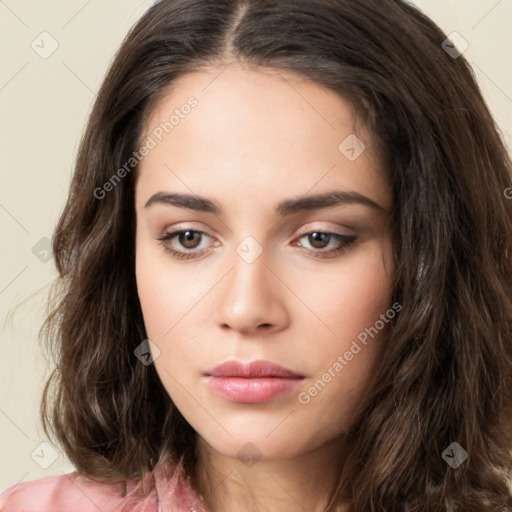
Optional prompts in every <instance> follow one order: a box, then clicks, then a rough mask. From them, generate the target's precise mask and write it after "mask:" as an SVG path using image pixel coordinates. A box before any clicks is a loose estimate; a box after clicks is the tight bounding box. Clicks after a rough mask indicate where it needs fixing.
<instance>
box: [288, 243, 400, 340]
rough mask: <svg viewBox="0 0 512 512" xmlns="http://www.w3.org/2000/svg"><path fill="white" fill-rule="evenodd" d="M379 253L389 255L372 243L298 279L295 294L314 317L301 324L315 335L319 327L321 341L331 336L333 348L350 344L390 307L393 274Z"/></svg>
mask: <svg viewBox="0 0 512 512" xmlns="http://www.w3.org/2000/svg"><path fill="white" fill-rule="evenodd" d="M383 256H387V257H388V258H389V255H388V254H386V253H384V252H383V247H382V245H381V244H377V243H375V244H373V246H370V247H368V248H367V250H365V251H361V252H359V253H358V254H356V255H354V257H353V258H351V259H347V261H346V262H344V263H343V265H340V266H339V267H338V268H336V269H335V270H333V269H332V268H331V269H327V270H325V271H323V272H317V273H315V274H314V275H313V274H312V275H311V276H310V277H308V278H307V279H303V280H302V281H301V283H302V285H301V286H300V287H298V289H297V295H298V296H299V297H301V298H303V300H304V302H305V303H306V304H307V305H308V306H309V309H310V311H311V312H312V313H313V314H314V316H316V317H317V318H316V319H314V320H315V321H314V322H311V321H306V322H305V325H306V326H307V328H308V329H310V330H311V329H314V330H315V331H316V332H317V333H318V334H319V333H320V331H319V329H321V332H323V333H324V334H323V335H322V337H323V338H324V339H325V340H331V339H332V346H333V347H332V348H333V349H342V348H343V345H344V344H345V343H348V344H350V341H351V340H352V338H353V337H356V336H357V335H358V334H359V333H360V332H362V331H364V329H365V328H369V327H370V326H373V325H374V323H375V322H376V321H377V320H378V319H379V317H380V315H381V314H384V313H385V312H386V310H387V309H388V308H389V307H390V302H391V298H392V284H393V283H392V279H393V275H392V273H391V272H390V266H389V262H386V263H384V257H383ZM310 319H311V318H310ZM319 320H320V321H319ZM322 324H323V325H322Z"/></svg>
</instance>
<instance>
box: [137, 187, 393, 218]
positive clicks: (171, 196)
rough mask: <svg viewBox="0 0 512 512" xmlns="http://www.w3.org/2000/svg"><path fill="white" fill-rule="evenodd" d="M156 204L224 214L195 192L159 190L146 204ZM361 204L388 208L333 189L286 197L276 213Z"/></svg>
mask: <svg viewBox="0 0 512 512" xmlns="http://www.w3.org/2000/svg"><path fill="white" fill-rule="evenodd" d="M154 204H166V205H171V206H178V207H180V208H188V209H190V210H195V211H199V212H206V213H214V214H216V215H222V213H223V211H222V208H221V207H220V205H219V204H218V203H216V202H215V201H214V200H212V199H208V198H206V197H202V196H198V195H193V194H176V193H169V192H157V193H156V194H154V195H153V196H151V197H150V198H149V200H148V201H147V203H146V204H145V206H144V207H145V208H148V207H150V206H152V205H154ZM348 204H361V205H363V206H367V207H369V208H372V209H374V210H378V211H381V212H386V211H387V210H386V209H385V208H384V207H382V206H381V205H380V204H378V203H376V202H375V201H373V200H372V199H370V198H369V197H366V196H364V195H362V194H360V193H359V192H356V191H355V190H332V191H330V192H326V193H323V194H315V195H310V196H303V197H299V198H298V199H286V200H285V201H281V202H280V203H279V204H278V205H277V206H276V209H275V210H276V213H278V214H279V215H281V216H282V217H284V216H285V215H290V214H293V213H297V212H301V211H306V210H317V209H321V208H329V207H331V206H339V205H348Z"/></svg>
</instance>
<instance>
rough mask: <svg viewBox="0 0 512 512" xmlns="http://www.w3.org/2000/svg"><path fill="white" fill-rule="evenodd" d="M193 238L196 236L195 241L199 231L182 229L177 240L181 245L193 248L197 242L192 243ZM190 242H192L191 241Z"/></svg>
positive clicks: (198, 237)
mask: <svg viewBox="0 0 512 512" xmlns="http://www.w3.org/2000/svg"><path fill="white" fill-rule="evenodd" d="M194 238H196V239H197V240H196V242H197V241H198V240H199V239H200V238H201V236H200V233H199V232H197V231H190V230H189V231H183V232H182V233H180V234H179V242H180V244H182V245H183V247H185V248H187V249H195V247H196V246H197V244H194ZM191 242H192V243H191Z"/></svg>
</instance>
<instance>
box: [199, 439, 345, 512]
mask: <svg viewBox="0 0 512 512" xmlns="http://www.w3.org/2000/svg"><path fill="white" fill-rule="evenodd" d="M341 444H342V443H341V440H340V439H334V440H333V441H330V442H329V443H327V444H325V445H323V446H321V447H319V448H317V449H315V450H313V451H311V452H308V453H303V454H300V455H297V456H295V457H293V458H288V459H277V460H275V459H274V460H268V459H265V458H262V459H259V460H253V461H252V462H248V461H243V460H239V459H237V458H232V457H226V456H224V455H222V454H221V453H219V452H218V451H216V450H214V449H213V448H212V447H211V446H210V445H209V444H208V443H207V442H206V441H205V440H204V439H203V438H201V437H200V436H198V438H197V453H198V463H197V467H196V481H197V485H198V487H199V492H200V493H201V495H202V496H203V499H204V501H205V503H206V505H207V506H208V510H209V512H235V511H236V512H239V511H240V510H250V511H252V512H274V511H276V512H277V511H282V510H286V511H287V512H304V511H305V510H307V511H311V512H324V511H325V508H326V506H327V503H328V499H329V496H330V492H331V491H332V490H333V488H334V487H335V486H336V484H337V482H338V475H339V471H340V469H341V461H342V453H341ZM344 510H346V508H344V507H341V506H339V507H338V508H336V511H337V512H343V511H344Z"/></svg>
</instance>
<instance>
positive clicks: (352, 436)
mask: <svg viewBox="0 0 512 512" xmlns="http://www.w3.org/2000/svg"><path fill="white" fill-rule="evenodd" d="M444 41H446V35H445V34H443V33H442V31H441V30H440V29H439V28H438V27H436V26H435V25H434V24H433V23H432V21H430V20H429V19H427V18H426V17H425V16H424V15H422V14H421V13H420V12H419V11H417V10H416V9H415V8H413V7H412V6H410V5H409V4H406V3H404V2H402V1H397V0H385V1H383V0H367V1H364V2H362V1H354V0H336V1H329V0H300V1H297V0H294V1H288V0H284V1H279V2H277V1H260V2H256V1H250V0H246V1H242V0H240V1H236V0H231V1H230V0H225V1H218V2H207V1H205V0H162V1H161V2H159V3H157V4H156V5H155V6H153V7H152V8H151V9H149V11H148V12H147V13H146V14H145V15H144V16H143V18H142V19H141V20H140V21H139V22H138V23H137V25H136V26H135V27H134V28H133V30H132V31H131V32H130V34H129V35H128V36H127V38H126V40H125V41H124V42H123V45H122V47H121V49H120V50H119V52H118V54H117V56H116V58H115V60H114V62H113V64H112V66H111V69H110V70H109V72H108V74H107V77H106V79H105V81H104V83H103V85H102V87H101V90H100V92H99V94H98V97H97V100H96V103H95V105H94V108H93V111H92V114H91V117H90V119H89V122H88V125H87V129H86V132H85V136H84V138H83V140H82V143H81V147H80V151H79V156H78V160H77V165H76V169H75V173H74V177H73V182H72V186H71V190H70V194H69V198H68V202H67V204H66V208H65V210H64V212H63V214H62V216H61V219H60V221H59V224H58V226H57V229H56V232H55V235H54V239H53V249H54V254H55V257H56V262H57V267H58V270H59V272H60V277H61V278H60V281H59V288H58V289H57V290H56V292H57V293H58V294H59V295H58V296H57V297H56V299H57V300H56V304H55V309H54V310H53V312H52V313H51V315H50V316H49V317H48V319H47V322H46V323H45V329H44V330H43V332H42V334H43V339H44V340H45V341H46V342H47V343H48V346H50V347H52V348H53V349H54V350H55V354H56V364H57V367H56V370H55V372H54V374H53V375H52V378H51V379H50V380H49V382H48V383H47V385H46V387H45V391H44V394H43V401H42V404H41V405H42V407H41V413H42V418H43V422H44V425H45V429H47V433H48V434H49V435H50V432H52V433H53V434H54V438H55V439H56V440H57V442H59V443H60V444H61V446H62V447H63V449H64V450H65V452H66V454H67V455H68V457H69V459H70V460H71V461H72V463H73V464H74V465H75V467H76V469H77V471H76V472H74V473H71V474H68V475H61V476H57V477H48V478H45V479H40V480H36V481H33V482H24V483H22V484H19V485H17V486H13V487H12V488H11V489H9V490H8V491H7V492H6V493H5V495H4V497H3V501H2V504H1V507H0V509H1V510H5V511H15V510H21V509H23V510H38V511H41V510H47V511H50V510H51V511H56V510H65V509H66V510H69V509H73V510H84V511H85V510H87V511H88V510H98V509H100V510H102V511H107V510H126V511H128V510H140V511H142V510H144V511H158V510H160V511H189V512H190V511H193V510H196V511H209V512H220V511H222V512H230V511H235V510H255V511H260V510H271V511H277V510H279V511H280V510H286V511H299V510H308V511H315V512H316V511H324V510H325V511H329V512H333V511H365V512H366V511H387V512H390V511H394V510H396V511H398V510H404V511H405V510H407V511H420V510H447V511H448V510H450V511H451V510H453V511H454V510H464V511H484V510H489V511H490V510H511V509H512V496H511V490H510V487H509V483H508V473H509V471H510V468H511V467H512V460H511V448H512V403H511V401H512V394H511V391H510V390H511V389H512V385H511V384H512V382H511V381H512V339H511V335H510V332H511V329H512V273H511V272H510V270H511V264H512V261H511V257H512V248H511V245H512V202H511V201H510V200H509V199H508V196H507V192H506V191H507V190H509V189H510V187H511V167H512V166H511V162H510V159H509V157H508V155H507V153H506V150H505V149H504V146H503V143H502V141H501V140H500V137H499V135H498V132H497V129H496V127H495V125H494V122H493V119H492V116H491V114H490V113H489V111H488V109H487V107H486V105H485V103H484V101H483V99H482V96H481V94H480V92H479V89H478V87H477V85H476V83H475V81H474V79H473V76H472V73H471V70H470V68H469V66H468V64H467V62H466V61H465V60H464V58H463V57H462V56H461V55H460V54H457V53H454V52H453V51H452V52H448V51H446V44H445V45H444V47H443V42H444Z"/></svg>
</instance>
